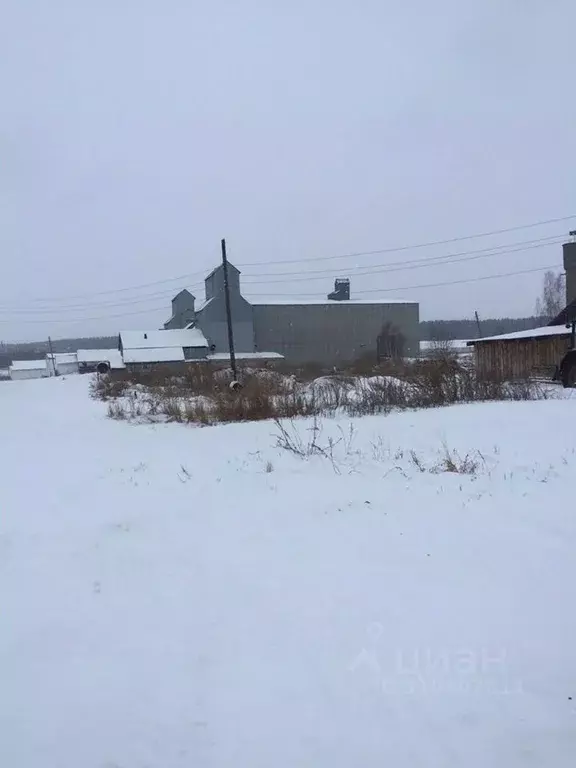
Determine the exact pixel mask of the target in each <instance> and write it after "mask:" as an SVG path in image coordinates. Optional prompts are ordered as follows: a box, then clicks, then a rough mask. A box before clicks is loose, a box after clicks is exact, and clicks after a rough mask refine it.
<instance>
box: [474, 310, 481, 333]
mask: <svg viewBox="0 0 576 768" xmlns="http://www.w3.org/2000/svg"><path fill="white" fill-rule="evenodd" d="M474 316H475V317H476V325H477V326H478V338H479V339H481V338H482V327H481V325H480V318H479V317H478V312H474Z"/></svg>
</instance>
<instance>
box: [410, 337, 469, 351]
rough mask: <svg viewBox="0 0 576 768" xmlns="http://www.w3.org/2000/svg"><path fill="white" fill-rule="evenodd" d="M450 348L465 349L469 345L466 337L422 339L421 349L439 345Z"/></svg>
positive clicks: (434, 347) (433, 347)
mask: <svg viewBox="0 0 576 768" xmlns="http://www.w3.org/2000/svg"><path fill="white" fill-rule="evenodd" d="M439 346H440V347H447V348H450V349H465V348H466V347H467V346H468V341H467V340H466V339H447V340H446V341H444V340H442V341H421V342H420V349H436V348H437V347H439Z"/></svg>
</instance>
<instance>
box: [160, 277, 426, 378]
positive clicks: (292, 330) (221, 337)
mask: <svg viewBox="0 0 576 768" xmlns="http://www.w3.org/2000/svg"><path fill="white" fill-rule="evenodd" d="M228 273H229V290H230V305H231V314H232V324H233V330H234V344H235V347H236V349H237V351H238V352H240V353H242V352H245V353H252V352H255V353H264V352H276V353H279V354H281V355H283V356H284V357H285V358H286V360H287V361H288V362H293V363H309V362H314V363H320V364H322V365H341V364H344V363H349V362H352V361H353V360H357V359H358V358H361V357H370V358H372V359H374V360H376V359H382V358H386V357H416V356H417V355H418V353H419V340H418V336H419V334H418V324H419V306H418V303H416V302H409V301H395V300H378V299H375V300H353V299H351V298H350V281H349V280H346V279H341V278H340V279H337V280H336V281H335V285H334V291H332V292H331V293H330V294H329V295H328V297H327V298H326V299H323V300H315V301H298V300H294V301H284V300H281V301H276V300H269V301H256V302H254V301H253V302H250V301H248V300H247V299H245V298H244V297H243V296H242V293H241V289H240V272H239V270H238V269H236V267H234V266H233V265H232V264H229V267H228ZM205 287H206V300H205V301H204V303H203V304H202V305H200V306H199V307H198V308H197V309H196V310H195V311H192V310H191V307H190V302H189V301H188V307H187V311H185V312H183V311H180V310H179V311H175V309H176V310H178V307H179V305H178V304H176V305H175V303H174V302H175V301H176V300H177V299H178V298H179V297H180V296H181V295H182V294H183V293H186V294H188V296H190V297H191V294H190V293H188V291H185V292H184V291H181V292H180V293H179V294H178V296H176V297H175V299H174V301H173V302H172V310H173V314H172V317H171V318H170V320H169V321H168V323H166V324H165V326H164V327H165V328H168V327H170V328H173V327H176V326H175V325H174V323H176V322H180V323H181V324H180V325H179V326H178V327H181V328H190V327H196V328H198V329H200V330H201V331H202V333H203V334H204V336H205V337H206V339H207V341H208V344H209V348H210V352H212V353H223V352H227V351H228V332H227V324H226V301H225V294H224V275H223V269H222V267H221V266H220V267H217V268H216V269H214V270H213V271H212V272H211V273H210V274H209V275H208V277H207V278H206V280H205ZM191 298H193V297H191ZM192 307H193V303H192ZM190 317H192V319H189V318H190ZM177 318H180V320H178V319H177ZM185 321H188V322H185Z"/></svg>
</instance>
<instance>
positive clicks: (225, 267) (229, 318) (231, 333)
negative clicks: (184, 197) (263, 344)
mask: <svg viewBox="0 0 576 768" xmlns="http://www.w3.org/2000/svg"><path fill="white" fill-rule="evenodd" d="M222 269H223V271H224V297H225V299H226V323H227V325H228V347H229V349H230V367H231V368H232V376H233V380H234V381H236V380H237V379H238V372H237V370H236V355H235V354H234V329H233V327H232V310H231V308H230V286H229V284H228V259H227V258H226V240H224V238H222Z"/></svg>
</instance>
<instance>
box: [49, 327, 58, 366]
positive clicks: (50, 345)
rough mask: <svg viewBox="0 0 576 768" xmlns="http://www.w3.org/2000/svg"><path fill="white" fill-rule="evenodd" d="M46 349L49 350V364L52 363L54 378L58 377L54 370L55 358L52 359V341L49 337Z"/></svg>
mask: <svg viewBox="0 0 576 768" xmlns="http://www.w3.org/2000/svg"><path fill="white" fill-rule="evenodd" d="M48 349H49V350H50V362H51V363H52V370H53V371H54V376H58V372H57V370H56V358H55V357H54V350H53V349H52V339H51V338H50V336H48ZM48 370H50V366H48Z"/></svg>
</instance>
